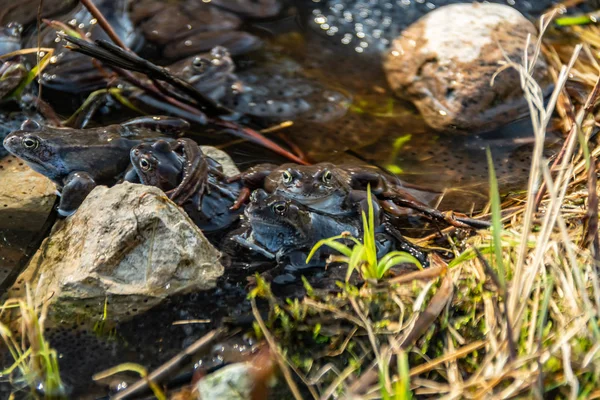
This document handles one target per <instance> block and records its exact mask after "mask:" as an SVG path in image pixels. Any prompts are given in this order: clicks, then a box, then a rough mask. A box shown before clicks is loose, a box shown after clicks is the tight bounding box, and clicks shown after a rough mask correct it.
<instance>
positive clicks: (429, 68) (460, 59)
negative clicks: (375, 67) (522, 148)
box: [384, 3, 546, 132]
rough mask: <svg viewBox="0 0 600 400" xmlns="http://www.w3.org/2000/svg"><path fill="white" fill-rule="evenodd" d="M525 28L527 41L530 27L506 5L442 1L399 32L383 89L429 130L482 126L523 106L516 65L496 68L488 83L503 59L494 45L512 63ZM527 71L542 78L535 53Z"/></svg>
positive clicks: (387, 61)
mask: <svg viewBox="0 0 600 400" xmlns="http://www.w3.org/2000/svg"><path fill="white" fill-rule="evenodd" d="M528 34H531V35H532V39H531V41H532V42H535V41H536V34H537V31H536V28H535V27H534V26H533V24H532V23H531V22H529V21H528V20H527V19H526V18H525V17H523V15H521V14H520V13H519V12H518V11H516V10H514V9H513V8H511V7H508V6H502V5H497V4H478V3H476V4H455V5H450V6H446V7H442V8H440V9H438V10H436V11H433V12H431V13H430V14H427V15H426V16H425V17H423V18H422V19H420V20H419V21H417V22H416V23H414V24H413V25H411V26H410V27H409V28H408V29H407V30H406V31H404V33H403V34H402V35H401V36H400V37H399V38H398V39H396V40H395V41H394V43H393V44H392V47H391V48H390V51H389V53H388V54H387V56H386V59H385V62H384V68H385V71H386V75H387V78H388V81H389V83H390V85H391V87H392V88H393V89H394V90H395V92H396V93H397V94H398V95H399V96H401V97H404V98H406V99H408V100H410V101H412V102H413V103H414V104H415V105H416V106H417V108H418V109H419V111H420V112H421V114H422V115H423V117H424V118H425V121H426V122H427V124H428V125H430V126H431V127H432V128H434V129H437V130H452V129H457V130H459V131H468V132H475V131H483V130H489V129H493V128H494V127H497V126H499V125H502V124H503V123H506V122H509V121H512V120H514V119H516V118H517V117H519V116H522V115H523V114H524V113H525V112H526V110H527V107H526V105H525V101H524V99H523V95H522V91H521V86H520V80H519V74H518V72H517V71H515V70H513V69H509V70H506V71H503V72H502V73H501V74H500V75H498V76H497V78H496V79H495V83H494V86H490V81H491V78H492V76H493V75H494V73H495V72H496V71H497V70H498V68H499V67H500V64H499V62H500V61H504V56H503V54H502V50H501V48H502V49H503V50H504V52H505V53H506V54H507V56H508V57H509V58H510V59H511V60H513V61H515V62H519V63H520V62H521V58H522V54H523V51H524V46H525V42H526V39H527V35H528ZM500 47H501V48H500ZM534 76H535V78H536V80H538V82H540V81H544V80H545V76H546V63H545V61H544V59H543V57H541V58H540V61H539V62H538V64H537V66H536V70H535V73H534Z"/></svg>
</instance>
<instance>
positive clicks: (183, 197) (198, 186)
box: [167, 139, 209, 206]
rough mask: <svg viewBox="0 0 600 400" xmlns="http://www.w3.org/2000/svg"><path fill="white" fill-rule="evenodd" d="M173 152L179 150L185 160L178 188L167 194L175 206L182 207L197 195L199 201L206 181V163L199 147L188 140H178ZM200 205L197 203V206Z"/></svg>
mask: <svg viewBox="0 0 600 400" xmlns="http://www.w3.org/2000/svg"><path fill="white" fill-rule="evenodd" d="M174 150H175V151H178V150H181V151H182V152H183V157H184V159H185V164H184V167H183V179H182V180H181V183H180V184H179V186H177V187H176V188H175V189H173V190H170V191H169V192H168V193H167V194H168V195H169V198H170V199H171V200H173V201H174V202H175V203H176V204H178V205H182V204H183V203H185V202H186V201H187V200H188V199H189V198H190V197H192V196H194V195H196V194H198V198H199V199H201V198H202V195H203V194H204V192H205V190H206V183H207V181H208V168H209V167H208V162H207V161H206V157H204V154H203V153H202V150H200V146H198V144H197V143H196V142H194V141H193V140H190V139H178V140H177V145H176V147H175V148H174ZM201 204H202V202H201V201H199V202H198V206H200V205H201Z"/></svg>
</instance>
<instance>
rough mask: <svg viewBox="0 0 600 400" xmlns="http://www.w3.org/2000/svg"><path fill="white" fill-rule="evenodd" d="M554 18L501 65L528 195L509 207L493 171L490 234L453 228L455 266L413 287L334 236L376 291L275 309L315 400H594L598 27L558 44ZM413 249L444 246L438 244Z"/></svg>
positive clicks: (599, 301)
mask: <svg viewBox="0 0 600 400" xmlns="http://www.w3.org/2000/svg"><path fill="white" fill-rule="evenodd" d="M551 19H552V18H548V16H545V17H543V18H542V19H541V21H540V22H541V23H540V28H541V29H540V31H541V32H544V31H546V30H548V29H550V36H549V37H548V39H545V43H543V42H542V40H541V39H540V40H539V41H537V42H536V43H531V39H528V41H527V47H532V50H533V51H531V52H527V54H529V55H528V56H525V57H524V59H523V60H522V61H523V64H517V63H515V62H514V61H513V60H505V67H504V69H506V68H509V67H511V68H514V69H516V70H517V71H518V72H519V74H520V76H521V83H522V88H523V91H524V95H525V98H526V99H527V101H528V104H529V110H530V114H531V118H532V124H533V127H534V136H535V143H534V150H533V153H534V156H533V158H532V164H531V168H530V179H529V185H528V188H527V190H526V191H525V192H521V193H515V194H511V195H509V196H507V197H505V198H504V199H503V202H502V203H501V202H500V193H498V190H497V189H498V186H497V178H496V176H495V173H494V171H493V167H492V166H490V168H489V172H490V200H491V201H490V206H489V207H488V210H489V211H490V212H489V214H488V215H487V217H488V218H489V217H490V216H491V219H492V228H491V229H487V230H480V231H478V232H476V233H474V234H471V235H469V236H467V237H466V238H465V237H464V236H458V235H453V232H454V231H455V229H454V228H447V229H445V230H444V231H443V233H444V234H445V235H446V236H445V238H447V245H446V246H443V247H444V248H445V250H446V251H447V252H450V253H451V254H453V256H454V259H453V260H452V261H450V262H449V264H448V265H447V267H444V266H443V263H440V262H439V261H436V262H433V266H432V267H431V268H429V269H425V270H421V271H418V272H417V274H418V276H419V277H420V278H418V279H416V280H415V278H414V276H412V275H410V274H409V275H408V276H402V275H400V276H398V277H394V278H391V279H386V277H385V271H384V269H383V268H381V269H379V270H378V269H377V268H373V266H376V265H377V264H378V263H379V262H380V261H381V260H377V262H374V258H373V253H372V250H373V248H372V247H369V246H370V241H369V239H368V238H367V239H366V240H365V238H363V242H362V243H361V242H360V241H359V240H358V239H356V238H348V237H347V236H339V237H336V238H331V239H327V240H326V241H323V242H321V243H320V244H318V246H323V245H327V246H329V247H331V248H334V249H335V250H337V251H339V252H340V253H341V254H342V257H339V258H337V260H340V261H343V262H346V263H348V265H349V266H348V271H349V273H350V274H351V273H352V272H354V271H357V270H358V271H359V272H361V273H362V274H363V275H364V276H365V277H367V276H368V277H369V278H373V279H377V283H376V284H369V285H366V286H364V287H362V288H356V287H353V286H352V285H350V284H348V283H347V282H346V283H340V285H339V287H340V289H341V291H340V292H339V293H334V294H331V293H330V294H328V295H324V294H323V293H322V291H318V290H314V289H313V288H311V287H307V297H306V298H305V299H303V300H302V301H294V302H292V301H290V302H289V303H288V304H281V302H279V301H278V300H277V299H275V298H272V297H271V299H270V300H269V301H270V304H271V306H272V307H271V309H272V314H271V319H270V325H269V327H270V329H271V331H272V333H273V334H274V335H275V337H277V338H278V343H279V345H280V346H281V347H282V348H283V349H284V351H283V352H284V353H285V354H286V355H287V358H288V362H289V363H290V364H291V365H293V366H294V371H295V372H296V374H297V375H298V376H299V377H300V379H301V380H302V381H303V382H304V384H305V385H306V387H307V388H308V390H309V391H311V393H312V394H313V396H314V397H315V398H322V399H327V398H331V397H332V396H334V395H335V394H337V395H338V396H340V397H344V396H345V397H352V398H363V399H374V398H385V399H391V398H395V399H400V398H409V397H410V396H411V395H413V396H417V397H418V396H427V397H435V398H440V397H443V398H467V399H470V398H474V399H479V398H515V397H520V398H547V397H553V398H572V399H576V398H599V397H600V385H599V384H598V380H597V377H598V376H599V375H600V344H599V343H600V326H599V323H598V318H599V316H600V282H599V279H598V273H599V271H600V269H599V267H600V254H598V248H599V246H598V243H599V239H598V232H597V221H598V213H599V210H598V201H597V192H598V189H599V188H598V187H597V183H596V180H595V179H592V178H594V177H595V176H596V174H597V173H598V167H597V165H596V162H595V159H596V158H597V157H598V156H600V145H598V144H597V143H594V141H593V140H591V139H592V138H593V135H594V133H595V132H596V131H597V122H596V120H597V116H598V113H599V112H600V109H599V107H598V102H599V97H600V79H599V74H600V61H599V58H600V57H599V56H598V54H600V27H598V26H596V25H593V24H590V25H586V26H572V27H563V28H561V31H560V32H559V34H560V35H554V33H553V31H552V28H551ZM541 36H542V35H541ZM578 43H581V44H578ZM542 53H543V54H544V55H545V56H546V60H547V61H548V64H549V71H550V74H551V76H553V77H554V81H555V89H554V91H553V93H552V95H551V96H550V97H549V98H547V99H545V98H544V91H543V90H542V88H541V86H540V84H538V82H536V81H535V80H534V79H533V69H534V68H535V66H536V65H538V63H537V62H536V60H537V58H538V57H539V56H540V54H542ZM567 81H568V84H570V85H572V86H571V87H570V90H569V91H567V90H564V89H565V85H566V84H567ZM573 87H574V88H575V89H576V90H573ZM571 96H574V97H571ZM556 114H558V116H559V117H560V120H559V121H557V122H560V125H559V126H560V127H561V128H562V129H563V130H564V133H565V141H564V146H563V149H562V150H561V152H560V153H559V154H558V155H557V156H556V158H555V159H554V160H552V162H551V160H548V159H546V158H545V157H544V152H543V149H544V144H545V138H546V132H547V130H548V126H549V124H550V122H551V121H552V120H553V118H554V117H555V116H556ZM486 212H487V211H486ZM364 219H366V220H367V224H366V225H369V224H370V221H369V219H368V218H364ZM367 232H369V234H370V233H371V232H372V230H371V229H370V226H369V228H368V229H365V233H367ZM341 239H346V240H351V241H352V243H353V246H346V245H345V244H343V243H339V241H340V240H341ZM419 244H420V245H422V246H436V247H437V248H439V247H440V246H441V244H440V236H436V237H429V238H426V239H424V240H422V241H420V242H419ZM367 248H368V249H370V250H367ZM313 250H314V249H313ZM367 251H371V254H369V255H366V254H365V253H366V252H367ZM313 253H314V252H313ZM367 263H369V265H367ZM428 273H431V275H430V276H429V279H426V274H428ZM411 274H412V273H411ZM425 315H430V317H429V318H424V316H425ZM339 321H344V322H345V324H344V323H342V324H340V323H339ZM303 332H306V333H310V335H306V336H305V337H303V339H302V340H303V343H307V342H309V341H310V340H313V342H312V343H311V344H309V345H306V346H305V347H304V348H305V349H310V350H307V351H306V352H307V353H309V354H298V352H297V351H294V350H293V349H294V348H297V347H298V343H300V340H301V339H300V338H301V337H302V333H303ZM408 339H410V340H408ZM319 346H320V347H319ZM323 354H325V355H326V357H323ZM326 378H329V379H326Z"/></svg>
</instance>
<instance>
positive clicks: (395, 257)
mask: <svg viewBox="0 0 600 400" xmlns="http://www.w3.org/2000/svg"><path fill="white" fill-rule="evenodd" d="M367 199H368V203H369V210H368V212H369V216H368V218H367V215H366V214H365V212H364V211H363V212H362V222H363V238H362V239H363V241H362V243H361V242H360V241H359V240H358V239H357V238H354V237H352V236H350V235H349V234H348V233H342V234H341V235H338V236H334V237H330V238H327V239H323V240H320V241H318V242H317V244H315V245H314V246H313V248H312V250H311V251H310V253H309V254H308V257H307V258H306V263H307V264H308V262H309V261H310V260H311V258H312V257H313V256H314V255H315V253H316V252H317V251H318V250H319V248H321V247H322V246H328V247H331V248H332V249H334V250H336V251H338V252H340V253H342V254H343V255H342V256H331V257H329V261H330V262H343V263H346V264H348V271H347V273H346V280H347V281H348V280H349V279H350V276H351V275H352V273H354V271H358V272H360V274H361V276H362V277H363V279H367V280H375V281H377V280H380V279H382V278H383V277H384V276H385V274H386V273H387V272H388V271H389V270H390V269H391V268H392V267H394V266H396V265H400V264H404V263H410V264H414V265H416V266H417V267H419V268H423V267H422V265H421V263H420V262H419V260H417V259H416V258H415V257H413V256H412V255H411V254H409V253H407V252H404V251H392V252H390V253H388V254H386V255H384V256H383V257H381V258H380V259H377V244H376V243H377V242H376V239H375V213H374V211H373V200H372V199H371V186H368V187H367ZM348 239H349V240H351V241H352V242H354V245H353V246H352V248H350V247H349V246H347V245H345V244H344V243H340V242H339V240H348Z"/></svg>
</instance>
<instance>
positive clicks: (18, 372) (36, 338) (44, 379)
mask: <svg viewBox="0 0 600 400" xmlns="http://www.w3.org/2000/svg"><path fill="white" fill-rule="evenodd" d="M25 290H26V297H25V298H18V299H9V300H7V301H6V302H5V303H4V304H3V305H2V307H0V315H1V314H3V313H4V312H5V311H6V310H16V311H17V312H18V315H19V318H20V323H19V325H18V329H19V331H18V337H17V336H15V334H14V333H13V332H12V331H11V329H10V327H9V326H7V325H5V324H2V323H0V336H1V337H2V340H3V341H4V344H5V345H6V347H7V348H8V351H9V352H10V354H11V356H12V358H13V360H14V363H13V364H12V365H11V366H9V367H8V368H5V369H4V370H3V371H2V372H1V376H3V377H8V378H9V379H10V381H11V383H12V384H13V385H14V386H15V389H16V390H24V389H27V390H29V391H30V392H31V395H32V396H33V398H43V399H66V398H67V393H66V389H65V386H64V384H63V382H62V380H61V377H60V371H59V367H58V356H57V354H56V350H54V349H52V348H51V347H50V344H49V343H48V342H47V341H46V339H45V337H44V322H45V320H46V313H47V309H46V307H45V306H42V308H41V310H40V309H38V307H36V305H35V304H36V303H35V301H34V299H33V296H32V294H31V290H30V289H29V286H28V285H26V287H25Z"/></svg>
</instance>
